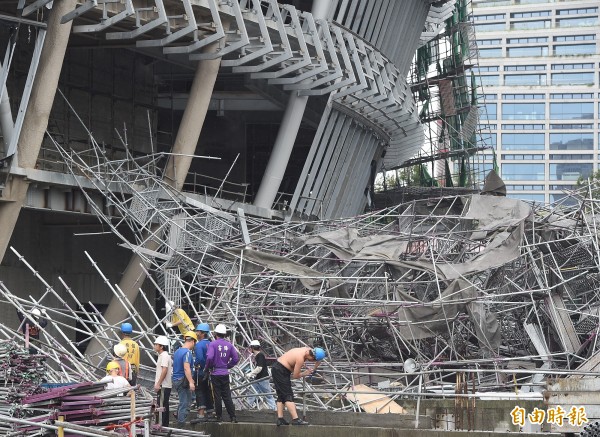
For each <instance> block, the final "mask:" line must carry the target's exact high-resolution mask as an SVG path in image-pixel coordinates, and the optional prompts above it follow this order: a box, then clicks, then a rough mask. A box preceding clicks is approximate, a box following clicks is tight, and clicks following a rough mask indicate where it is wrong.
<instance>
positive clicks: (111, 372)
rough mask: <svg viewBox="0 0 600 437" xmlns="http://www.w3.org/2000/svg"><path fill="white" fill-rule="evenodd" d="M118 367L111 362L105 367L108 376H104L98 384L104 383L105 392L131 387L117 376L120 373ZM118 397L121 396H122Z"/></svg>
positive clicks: (122, 378)
mask: <svg viewBox="0 0 600 437" xmlns="http://www.w3.org/2000/svg"><path fill="white" fill-rule="evenodd" d="M120 370H121V369H120V367H119V364H118V363H116V362H114V361H111V362H110V363H108V364H107V365H106V373H108V375H106V376H105V377H104V378H102V379H101V380H100V382H106V383H107V384H106V388H107V390H110V389H113V388H125V387H131V385H130V384H129V382H127V380H126V379H125V378H124V377H122V376H121V375H119V372H120ZM120 396H123V395H122V394H121V395H120Z"/></svg>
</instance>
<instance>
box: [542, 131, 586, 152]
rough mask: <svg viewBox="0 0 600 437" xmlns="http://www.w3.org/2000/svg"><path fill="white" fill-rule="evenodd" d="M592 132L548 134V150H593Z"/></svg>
mask: <svg viewBox="0 0 600 437" xmlns="http://www.w3.org/2000/svg"><path fill="white" fill-rule="evenodd" d="M593 149H594V134H593V133H592V132H576V133H560V134H550V150H593Z"/></svg>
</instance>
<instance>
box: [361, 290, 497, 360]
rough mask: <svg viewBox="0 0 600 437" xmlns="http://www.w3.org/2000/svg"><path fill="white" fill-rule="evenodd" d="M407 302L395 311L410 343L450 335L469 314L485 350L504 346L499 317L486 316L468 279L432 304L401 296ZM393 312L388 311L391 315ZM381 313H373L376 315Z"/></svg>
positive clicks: (402, 331)
mask: <svg viewBox="0 0 600 437" xmlns="http://www.w3.org/2000/svg"><path fill="white" fill-rule="evenodd" d="M399 295H400V297H401V298H402V299H403V300H404V302H403V304H402V305H398V306H397V307H396V308H395V312H396V315H397V318H398V321H399V322H400V327H399V329H398V331H399V333H400V335H402V336H403V337H404V338H406V339H416V340H419V339H424V338H429V337H433V336H435V335H438V334H441V333H445V332H448V325H449V324H451V323H452V321H453V320H454V319H455V318H456V317H457V316H458V315H459V314H461V313H463V314H464V313H465V312H466V313H467V314H468V315H469V317H470V319H471V321H472V322H473V325H474V327H475V335H476V336H477V339H478V341H479V345H480V346H481V347H486V348H488V349H491V350H493V349H497V348H498V347H499V345H500V341H501V335H500V325H499V324H498V320H497V319H496V316H495V315H494V314H491V313H486V311H485V309H484V305H483V303H481V302H479V301H477V295H478V293H477V290H476V289H475V287H474V286H473V285H472V284H471V283H469V282H468V281H466V280H464V279H455V280H454V281H452V282H451V283H450V285H448V287H446V289H445V290H444V291H443V292H442V293H441V295H440V297H439V298H437V299H436V300H434V301H432V302H427V303H423V302H419V301H418V300H416V299H415V298H414V297H412V296H410V295H408V294H406V293H403V292H399ZM389 311H390V308H389V307H387V308H386V312H387V313H388V314H389ZM378 312H381V309H377V310H375V311H372V312H371V313H370V314H371V315H375V314H376V313H378Z"/></svg>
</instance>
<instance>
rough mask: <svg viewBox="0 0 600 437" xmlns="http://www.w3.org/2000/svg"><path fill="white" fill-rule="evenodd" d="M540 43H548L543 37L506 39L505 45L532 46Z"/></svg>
mask: <svg viewBox="0 0 600 437" xmlns="http://www.w3.org/2000/svg"><path fill="white" fill-rule="evenodd" d="M540 42H548V38H547V37H545V36H536V37H531V38H508V39H507V40H506V43H507V44H534V43H540Z"/></svg>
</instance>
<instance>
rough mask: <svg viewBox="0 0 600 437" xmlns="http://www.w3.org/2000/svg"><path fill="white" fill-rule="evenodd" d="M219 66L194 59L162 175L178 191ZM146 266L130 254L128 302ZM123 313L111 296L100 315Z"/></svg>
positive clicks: (212, 48) (95, 350)
mask: <svg viewBox="0 0 600 437" xmlns="http://www.w3.org/2000/svg"><path fill="white" fill-rule="evenodd" d="M218 48H219V45H218V43H214V44H211V45H208V46H206V48H205V50H204V51H205V52H208V53H214V52H216V51H217V49H218ZM220 65H221V58H217V59H213V60H206V61H200V62H198V65H197V68H196V74H195V76H194V80H193V82H192V89H191V90H190V94H189V97H188V101H187V105H186V107H185V111H184V113H183V118H182V119H181V124H180V125H179V130H178V131H177V137H176V138H175V143H174V144H173V149H172V153H173V155H171V156H170V157H169V160H168V162H167V166H166V168H165V174H164V180H165V181H166V182H167V183H168V184H169V185H171V186H172V187H173V188H175V189H177V190H180V189H181V187H182V186H183V183H184V182H185V178H186V176H187V174H188V171H189V169H190V165H191V163H192V155H194V153H195V152H196V146H197V145H198V140H199V139H200V132H201V131H202V126H203V125H204V120H205V118H206V113H207V112H208V107H209V104H210V98H211V96H212V93H213V89H214V86H215V82H216V80H217V76H218V74H219V67H220ZM154 231H156V229H152V230H151V232H154ZM159 245H160V243H159V242H157V241H155V240H150V241H149V242H148V243H147V244H146V245H145V248H147V249H150V250H153V251H154V250H157V249H158V247H159ZM149 266H150V265H149V262H148V261H146V260H144V259H143V258H142V257H140V256H139V255H137V254H134V255H133V256H132V257H131V260H130V261H129V264H128V265H127V268H126V269H125V271H124V272H123V276H122V277H121V281H120V282H119V288H120V289H121V290H122V291H123V293H124V294H125V295H126V296H127V298H128V299H129V300H130V301H131V302H132V303H133V302H135V299H136V298H137V295H138V293H139V289H140V287H141V286H142V284H143V283H144V280H145V279H146V273H145V272H144V269H148V267H149ZM127 315H128V314H127V310H126V309H125V308H123V306H122V305H121V303H120V301H119V300H118V299H117V298H115V297H113V299H112V300H111V302H110V304H109V305H108V308H107V309H106V313H105V314H104V318H105V319H106V321H107V322H108V323H109V324H117V323H120V322H121V321H122V320H124V319H126V318H127ZM103 350H104V348H103V347H102V345H101V344H100V342H99V340H97V339H92V341H90V343H89V345H88V347H87V349H86V354H87V355H88V356H91V357H93V360H94V361H96V359H97V358H98V359H102V358H103V357H100V356H97V355H98V354H99V353H101V352H102V351H103Z"/></svg>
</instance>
